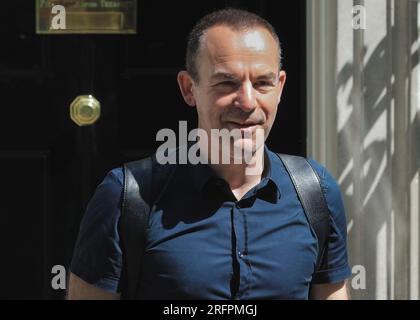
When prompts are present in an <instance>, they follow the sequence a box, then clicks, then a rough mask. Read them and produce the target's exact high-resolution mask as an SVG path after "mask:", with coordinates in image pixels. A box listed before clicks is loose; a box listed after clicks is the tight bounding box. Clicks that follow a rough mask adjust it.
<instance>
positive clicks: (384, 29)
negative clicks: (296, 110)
mask: <svg viewBox="0 0 420 320" xmlns="http://www.w3.org/2000/svg"><path fill="white" fill-rule="evenodd" d="M355 5H362V6H363V8H364V9H365V12H366V20H365V22H366V24H365V29H356V28H355V25H354V22H355V21H356V20H354V16H355V15H354V13H353V11H352V10H353V8H354V6H355ZM357 13H359V12H357ZM419 20H420V1H416V0H358V1H352V0H316V1H313V0H307V34H308V43H307V45H308V51H307V55H308V59H307V63H308V83H307V84H308V155H309V156H311V157H313V158H315V159H317V160H318V161H320V162H321V163H323V164H324V165H326V166H327V168H328V169H329V170H330V171H331V172H332V174H333V175H335V177H336V178H337V180H338V182H339V184H340V187H341V189H342V192H343V196H344V200H345V205H346V209H347V219H348V231H349V234H348V240H349V253H350V262H351V265H352V266H358V265H361V266H363V267H364V268H365V270H366V287H365V289H363V284H362V285H361V286H360V284H361V283H360V281H357V282H358V284H359V289H357V286H355V284H356V283H355V282H356V281H353V289H352V297H353V298H355V299H358V298H359V299H409V298H411V299H419V287H420V283H419V242H420V238H419V227H420V224H419V198H420V192H419V167H420V150H419V149H420V63H419V60H420V59H419V58H420V39H419V35H420V22H419ZM356 22H357V21H356ZM353 280H356V278H354V279H353ZM357 280H360V278H357ZM360 287H361V288H360ZM356 289H357V290H356Z"/></svg>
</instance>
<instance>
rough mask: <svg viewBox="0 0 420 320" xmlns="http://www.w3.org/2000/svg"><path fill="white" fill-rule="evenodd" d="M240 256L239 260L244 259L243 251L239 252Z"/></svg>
mask: <svg viewBox="0 0 420 320" xmlns="http://www.w3.org/2000/svg"><path fill="white" fill-rule="evenodd" d="M238 255H239V258H241V259H242V258H243V257H244V254H243V253H242V252H241V251H239V252H238Z"/></svg>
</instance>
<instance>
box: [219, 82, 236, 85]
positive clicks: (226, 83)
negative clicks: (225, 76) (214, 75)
mask: <svg viewBox="0 0 420 320" xmlns="http://www.w3.org/2000/svg"><path fill="white" fill-rule="evenodd" d="M219 85H221V86H235V85H236V83H235V82H233V81H223V82H219Z"/></svg>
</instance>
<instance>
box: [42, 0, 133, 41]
mask: <svg viewBox="0 0 420 320" xmlns="http://www.w3.org/2000/svg"><path fill="white" fill-rule="evenodd" d="M136 31H137V0H36V33H37V34H135V33H136Z"/></svg>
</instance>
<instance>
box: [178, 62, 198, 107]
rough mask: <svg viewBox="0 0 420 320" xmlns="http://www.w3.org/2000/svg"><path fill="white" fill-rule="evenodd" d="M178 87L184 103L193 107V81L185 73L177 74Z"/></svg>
mask: <svg viewBox="0 0 420 320" xmlns="http://www.w3.org/2000/svg"><path fill="white" fill-rule="evenodd" d="M177 80H178V85H179V89H180V90H181V94H182V97H183V98H184V100H185V102H186V103H187V104H188V105H189V106H190V107H194V106H195V105H196V103H195V98H194V94H193V83H194V82H193V79H192V78H191V76H190V75H189V74H188V72H187V71H185V70H183V71H180V72H179V73H178V77H177Z"/></svg>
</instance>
